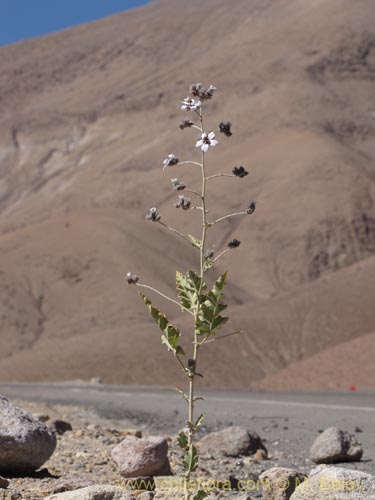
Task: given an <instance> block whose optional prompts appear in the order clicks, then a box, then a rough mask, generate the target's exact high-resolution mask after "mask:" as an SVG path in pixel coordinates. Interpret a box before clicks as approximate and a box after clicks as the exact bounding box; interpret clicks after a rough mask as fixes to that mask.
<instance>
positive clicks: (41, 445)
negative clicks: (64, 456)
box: [0, 396, 56, 473]
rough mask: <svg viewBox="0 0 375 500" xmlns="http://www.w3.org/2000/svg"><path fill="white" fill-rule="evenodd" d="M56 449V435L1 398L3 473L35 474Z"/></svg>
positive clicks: (0, 452)
mask: <svg viewBox="0 0 375 500" xmlns="http://www.w3.org/2000/svg"><path fill="white" fill-rule="evenodd" d="M55 448H56V436H55V434H54V433H53V432H51V431H50V430H49V429H48V428H47V426H46V425H45V424H44V423H43V422H40V420H38V419H37V418H35V417H33V416H32V415H31V414H30V413H28V412H26V411H24V410H21V409H20V408H17V407H16V406H13V405H12V404H11V403H10V402H9V401H8V400H7V399H6V398H4V397H3V396H0V470H1V471H8V472H12V473H14V472H23V473H24V472H32V471H35V470H36V469H39V467H41V466H42V465H43V464H44V463H45V462H46V461H47V460H48V459H49V458H50V456H51V455H52V453H53V452H54V451H55Z"/></svg>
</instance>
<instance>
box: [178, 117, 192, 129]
mask: <svg viewBox="0 0 375 500" xmlns="http://www.w3.org/2000/svg"><path fill="white" fill-rule="evenodd" d="M193 125H194V122H192V121H191V120H189V119H186V120H182V121H181V122H180V125H179V127H180V129H181V130H184V128H190V127H192V126H193Z"/></svg>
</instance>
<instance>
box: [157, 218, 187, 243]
mask: <svg viewBox="0 0 375 500" xmlns="http://www.w3.org/2000/svg"><path fill="white" fill-rule="evenodd" d="M157 223H158V224H160V225H161V226H164V227H165V228H166V229H168V230H169V231H172V233H175V234H177V235H178V236H179V237H180V238H182V239H183V240H185V241H187V242H188V243H189V244H190V245H193V243H192V242H191V241H190V240H189V238H188V237H187V236H185V235H184V234H182V233H180V231H177V229H174V228H173V227H170V226H168V225H167V224H164V222H162V221H160V220H159V221H157ZM193 246H194V245H193Z"/></svg>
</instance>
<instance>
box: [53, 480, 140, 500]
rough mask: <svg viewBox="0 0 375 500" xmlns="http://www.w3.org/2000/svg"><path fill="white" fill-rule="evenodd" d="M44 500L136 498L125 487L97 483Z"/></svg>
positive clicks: (125, 499)
mask: <svg viewBox="0 0 375 500" xmlns="http://www.w3.org/2000/svg"><path fill="white" fill-rule="evenodd" d="M44 500H135V499H134V496H133V495H131V494H130V493H129V492H127V491H125V490H124V489H123V488H118V487H117V486H112V485H110V484H96V485H94V486H88V487H87V488H80V489H79V490H74V491H67V492H65V493H57V494H56V495H50V496H49V497H46V498H45V499H44Z"/></svg>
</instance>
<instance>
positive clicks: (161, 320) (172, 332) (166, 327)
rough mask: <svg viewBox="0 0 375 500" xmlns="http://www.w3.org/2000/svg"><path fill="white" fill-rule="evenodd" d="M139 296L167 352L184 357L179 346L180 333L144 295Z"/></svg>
mask: <svg viewBox="0 0 375 500" xmlns="http://www.w3.org/2000/svg"><path fill="white" fill-rule="evenodd" d="M140 296H141V297H142V300H143V302H144V303H145V305H146V307H147V309H148V310H149V312H150V314H151V317H152V318H153V319H154V321H155V323H156V324H157V325H158V327H159V328H160V330H161V331H162V332H163V335H162V336H161V342H162V344H165V345H166V346H167V349H168V351H172V352H174V354H181V355H184V354H185V353H184V350H183V349H182V347H181V346H180V345H179V342H180V336H181V333H180V331H179V330H178V329H177V328H176V327H175V326H173V325H172V324H171V323H170V322H169V320H168V318H167V317H166V315H165V314H163V313H161V312H160V310H159V309H158V308H157V307H154V306H153V305H152V302H151V300H150V299H149V298H148V297H146V295H144V294H143V293H140Z"/></svg>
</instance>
